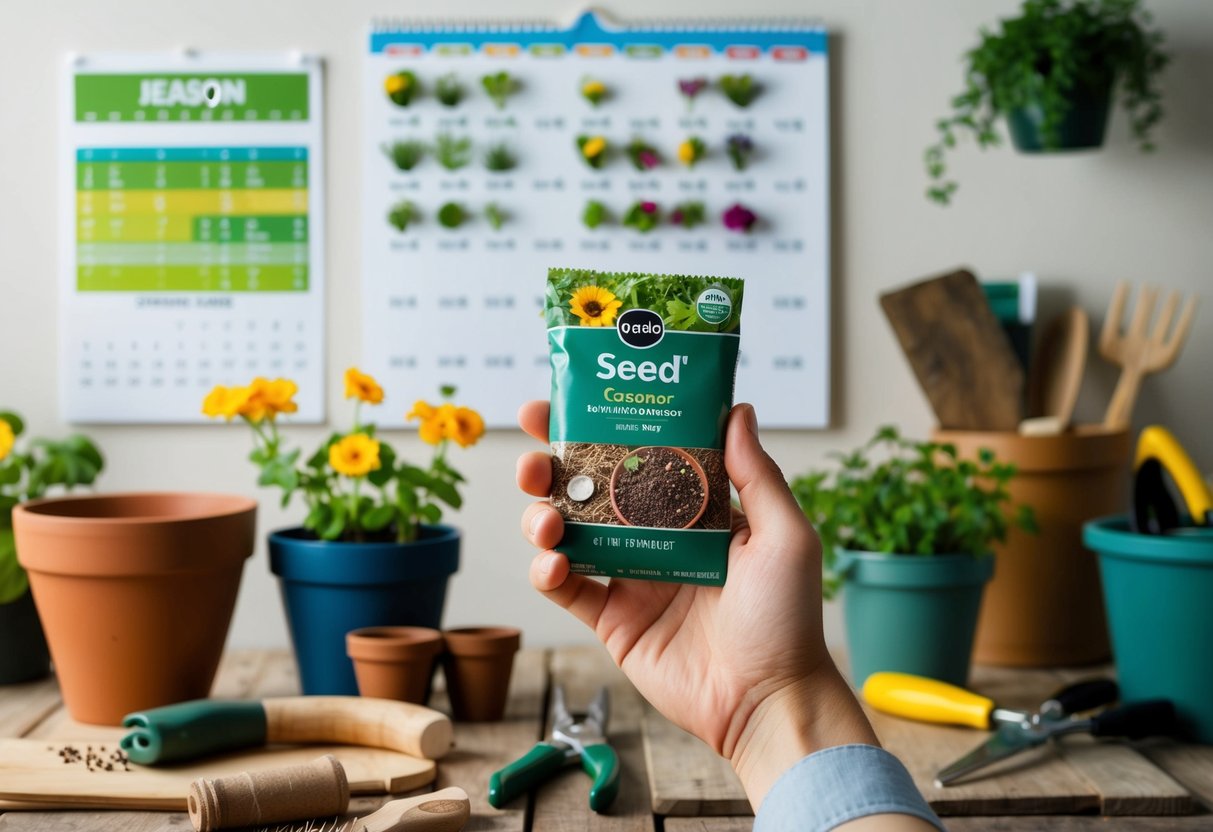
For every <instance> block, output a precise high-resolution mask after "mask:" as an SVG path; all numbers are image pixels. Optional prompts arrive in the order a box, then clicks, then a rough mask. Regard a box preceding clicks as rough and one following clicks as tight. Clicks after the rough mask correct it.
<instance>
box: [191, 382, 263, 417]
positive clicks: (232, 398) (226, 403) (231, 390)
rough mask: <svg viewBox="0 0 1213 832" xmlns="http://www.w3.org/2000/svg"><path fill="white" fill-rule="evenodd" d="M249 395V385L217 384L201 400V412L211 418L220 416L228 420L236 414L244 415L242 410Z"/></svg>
mask: <svg viewBox="0 0 1213 832" xmlns="http://www.w3.org/2000/svg"><path fill="white" fill-rule="evenodd" d="M251 396H252V388H251V387H224V386H223V385H222V384H217V385H215V387H214V388H212V389H211V392H209V393H207V394H206V398H205V399H203V400H202V412H203V414H204V415H206V416H210V417H211V418H212V419H214V418H218V417H220V416H222V417H223V418H224V419H227V420H228V421H229V422H230V421H231V420H232V419H233V418H235V417H236V416H241V415H244V414H243V412H242V411H243V410H244V409H245V408H246V407H247V406H248V402H249V398H250V397H251Z"/></svg>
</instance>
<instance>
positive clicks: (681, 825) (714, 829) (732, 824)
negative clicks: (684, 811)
mask: <svg viewBox="0 0 1213 832" xmlns="http://www.w3.org/2000/svg"><path fill="white" fill-rule="evenodd" d="M753 828H754V818H753V816H750V817H746V818H729V817H715V818H666V821H665V832H751V830H752V829H753Z"/></svg>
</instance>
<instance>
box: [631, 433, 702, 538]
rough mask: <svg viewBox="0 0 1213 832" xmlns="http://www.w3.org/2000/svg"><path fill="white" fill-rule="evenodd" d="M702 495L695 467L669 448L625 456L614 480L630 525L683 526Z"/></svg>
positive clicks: (696, 509)
mask: <svg viewBox="0 0 1213 832" xmlns="http://www.w3.org/2000/svg"><path fill="white" fill-rule="evenodd" d="M704 496H705V495H704V493H703V482H702V481H701V480H700V479H699V474H698V473H697V472H696V471H695V469H694V467H693V466H691V465H690V464H689V463H688V462H687V461H686V460H685V459H683V458H682V456H681V455H679V454H678V453H676V452H674V451H672V450H670V449H669V448H653V449H650V450H647V451H644V453H643V455H641V454H630V455H629V456H627V457H625V458H624V463H623V468H622V469H621V470H620V472H619V479H618V480H617V481H616V483H615V503H616V505H618V506H619V513H620V514H621V515H623V516H624V517H625V518H627V521H628V522H629V523H631V524H632V525H633V526H648V527H649V528H658V529H683V528H686V527H687V524H688V523H689V522H690V521H691V519H692V518H693V517H695V515H697V514H698V513H699V509H700V508H701V507H702V506H703V502H704Z"/></svg>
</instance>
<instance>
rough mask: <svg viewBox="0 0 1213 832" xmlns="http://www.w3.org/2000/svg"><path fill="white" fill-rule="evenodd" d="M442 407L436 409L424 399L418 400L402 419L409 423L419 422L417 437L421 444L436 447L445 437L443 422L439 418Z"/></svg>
mask: <svg viewBox="0 0 1213 832" xmlns="http://www.w3.org/2000/svg"><path fill="white" fill-rule="evenodd" d="M442 407H450V405H442ZM442 407H437V408H436V407H434V406H433V405H432V404H430V403H429V402H427V401H425V400H424V399H418V400H417V401H415V402H413V409H412V410H410V411H409V412H408V414H407V415H406V416H405V417H404V418H405V419H408V420H409V421H412V420H413V419H419V420H421V425H420V426H419V427H418V428H417V435H418V436H420V437H421V440H422V441H423V442H428V443H429V444H431V445H437V444H438V443H439V442H441V441H442V440H443V438H444V437H445V431H444V430H443V420H442V419H441V418H440V411H441V410H442Z"/></svg>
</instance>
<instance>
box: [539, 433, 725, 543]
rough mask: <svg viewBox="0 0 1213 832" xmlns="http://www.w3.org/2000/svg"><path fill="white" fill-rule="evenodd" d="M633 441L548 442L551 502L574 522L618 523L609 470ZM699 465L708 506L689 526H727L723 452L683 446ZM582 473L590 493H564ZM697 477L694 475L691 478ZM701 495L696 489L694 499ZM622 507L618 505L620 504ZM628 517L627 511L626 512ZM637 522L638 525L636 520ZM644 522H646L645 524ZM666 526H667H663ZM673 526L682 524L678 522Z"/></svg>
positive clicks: (696, 504) (696, 507)
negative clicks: (590, 485)
mask: <svg viewBox="0 0 1213 832" xmlns="http://www.w3.org/2000/svg"><path fill="white" fill-rule="evenodd" d="M636 447H637V446H634V445H631V446H629V445H594V444H589V443H584V442H557V443H555V444H553V445H552V505H553V506H554V507H555V508H556V509H557V510H559V511H560V513H561V515H563V516H564V517H565V518H566V519H568V520H572V521H574V522H578V523H605V524H610V525H615V526H618V525H620V523H619V518H618V517H617V516H615V511H614V509H612V508H611V493H610V492H611V472H612V471H614V470H615V466H616V465H617V464H618V463H619V460H621V459H623V458H624V457H625V456H627V455H628V454H629V453H630V452H631V451H633V450H635V448H636ZM683 450H685V451H686V452H687V453H688V454H690V455H691V456H693V457H694V458H695V459H696V460H698V461H699V464H700V465H702V466H703V470H704V473H705V474H707V477H708V507H707V510H705V511H704V513H703V517H701V518H700V520H699V522H698V523H696V524H695V525H694V526H692V527H691V528H693V529H728V528H730V526H731V524H732V509H731V506H730V502H729V480H728V475H727V474H726V473H725V469H724V453H723V452H722V451H717V450H711V449H709V448H684V449H683ZM579 475H585V476H587V477H589V478H590V479H591V480H593V482H594V494H593V496H591V497H590V499H588V500H585V501H584V502H577V501H575V500H572V499H570V498H569V496H568V485H569V481H570V480H572V479H573V478H574V477H576V476H579ZM695 479H696V481H698V477H696V478H695ZM702 499H703V493H702V492H700V494H699V497H698V498H697V500H696V502H695V510H696V511H698V509H699V502H698V500H702ZM621 508H622V506H621ZM629 519H630V515H629ZM637 525H640V524H639V523H637ZM645 525H648V524H645ZM667 528H668V527H667ZM674 528H682V525H681V524H679V525H678V526H676V527H674Z"/></svg>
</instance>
